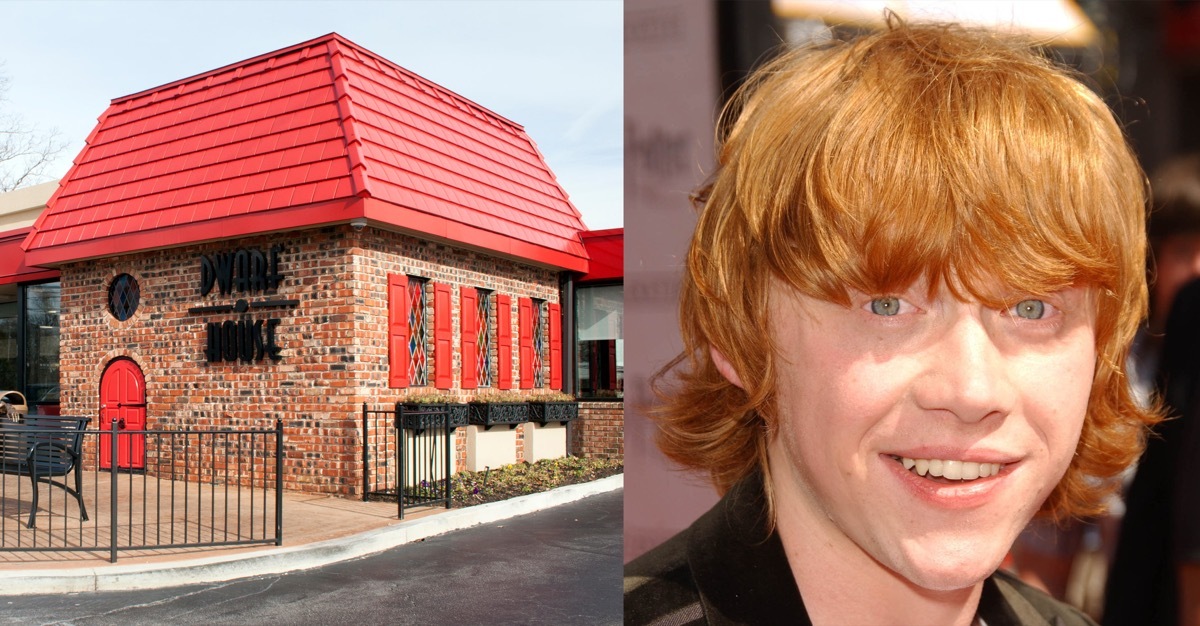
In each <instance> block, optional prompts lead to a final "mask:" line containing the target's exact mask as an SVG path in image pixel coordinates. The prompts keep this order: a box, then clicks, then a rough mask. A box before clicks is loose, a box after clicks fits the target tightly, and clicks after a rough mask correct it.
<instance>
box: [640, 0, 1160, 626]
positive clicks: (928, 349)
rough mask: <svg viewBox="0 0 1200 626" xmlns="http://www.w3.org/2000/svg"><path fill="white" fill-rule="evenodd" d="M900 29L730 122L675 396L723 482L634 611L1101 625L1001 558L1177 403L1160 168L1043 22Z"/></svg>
mask: <svg viewBox="0 0 1200 626" xmlns="http://www.w3.org/2000/svg"><path fill="white" fill-rule="evenodd" d="M888 22H889V26H888V28H887V29H886V30H884V31H883V32H878V33H873V34H867V35H864V36H862V37H860V38H858V39H855V40H853V41H849V42H830V43H828V44H824V45H818V46H814V47H808V48H804V49H798V50H794V51H790V52H787V53H784V54H783V55H781V56H780V57H779V58H777V59H776V60H774V61H772V62H770V63H768V64H767V65H766V66H765V67H763V68H761V69H759V70H758V71H757V72H756V73H755V74H754V75H753V76H752V77H751V79H750V80H749V81H748V84H747V86H746V87H744V88H743V89H742V90H741V91H740V92H739V95H738V97H737V98H735V100H734V102H733V104H732V105H731V107H730V108H729V109H727V111H726V113H725V115H724V117H723V120H722V121H723V124H722V126H721V141H720V142H719V143H720V146H719V150H718V154H719V157H718V169H717V171H716V172H715V173H714V174H713V176H712V177H711V179H710V182H709V183H708V184H706V185H705V186H704V187H703V188H702V189H700V190H699V191H698V192H697V193H696V202H697V206H698V207H699V209H700V217H699V221H698V223H697V227H696V231H695V234H694V236H693V239H692V243H691V246H690V249H689V253H688V257H687V261H686V271H685V278H684V283H683V285H682V296H681V304H680V313H681V320H680V323H681V330H682V335H683V338H684V344H685V352H684V353H683V354H682V355H681V356H680V357H678V358H677V359H676V360H675V361H674V362H673V363H672V364H671V365H669V366H668V368H667V369H666V370H664V372H663V373H662V374H661V377H660V379H659V385H658V389H659V391H660V394H661V397H662V399H663V405H662V407H661V408H660V410H659V413H658V417H657V420H658V425H659V428H660V438H659V446H660V447H661V448H662V449H663V451H664V452H665V453H666V454H667V455H668V456H669V457H671V458H672V459H673V460H675V461H676V462H678V463H680V464H681V465H683V466H686V467H689V468H695V469H701V470H704V471H706V472H707V473H708V475H709V476H710V477H711V479H712V482H713V483H714V485H715V486H716V487H717V489H718V490H719V491H720V492H721V493H722V494H723V497H722V499H721V500H720V502H718V503H717V505H716V506H714V507H713V508H712V509H711V510H710V511H709V512H708V513H706V514H705V515H704V516H702V517H701V518H700V519H699V520H697V521H696V522H695V523H694V524H693V525H692V526H691V527H690V528H688V529H686V530H684V531H683V532H681V533H680V534H678V535H676V536H675V537H674V538H672V539H670V540H668V541H667V542H666V543H664V544H662V545H660V546H659V547H657V548H655V549H653V550H651V551H650V552H649V553H647V554H645V555H643V556H642V557H639V558H638V559H635V560H634V561H632V562H630V563H629V564H628V565H627V566H626V570H625V576H626V577H625V619H626V623H628V624H704V623H708V624H733V623H736V624H777V623H802V624H803V623H812V624H896V623H904V624H957V625H964V626H965V625H968V624H987V625H990V626H996V625H999V624H1047V623H1054V624H1086V623H1091V620H1090V619H1089V618H1088V617H1087V616H1086V615H1084V614H1082V613H1080V612H1079V611H1077V610H1075V609H1074V608H1072V607H1070V606H1067V605H1065V604H1063V603H1061V602H1058V601H1056V600H1054V599H1052V598H1050V597H1049V596H1047V595H1045V594H1044V593H1042V592H1040V591H1037V590H1035V589H1033V588H1032V587H1030V586H1028V585H1025V584H1023V583H1022V582H1020V581H1019V580H1018V579H1016V578H1015V577H1013V576H1011V575H1009V574H1006V573H1004V572H1001V571H998V567H999V566H1000V564H1001V562H1002V561H1003V559H1004V558H1005V556H1006V554H1007V553H1008V550H1009V547H1010V546H1011V545H1012V542H1013V540H1014V539H1015V538H1016V536H1017V534H1018V533H1019V532H1020V530H1021V529H1022V528H1023V527H1024V526H1025V525H1026V524H1027V523H1028V522H1029V520H1030V518H1032V517H1033V516H1034V515H1035V514H1042V515H1047V516H1054V517H1058V518H1065V517H1069V516H1073V515H1087V514H1093V513H1095V512H1097V511H1098V510H1099V509H1100V508H1101V506H1102V501H1103V499H1104V497H1105V494H1106V490H1108V489H1109V488H1110V486H1111V484H1112V483H1111V482H1110V481H1099V482H1097V481H1093V480H1091V479H1090V478H1091V477H1098V478H1102V479H1104V478H1109V477H1112V476H1115V475H1117V474H1119V473H1120V472H1121V471H1122V470H1123V469H1124V468H1125V467H1126V466H1127V465H1128V464H1129V463H1131V462H1132V461H1133V460H1134V459H1135V458H1136V457H1137V455H1138V454H1139V452H1140V451H1141V442H1142V437H1143V436H1144V432H1145V429H1146V427H1147V426H1148V425H1149V424H1152V423H1154V422H1155V421H1156V420H1157V419H1158V416H1157V413H1156V412H1154V411H1153V410H1147V409H1145V408H1143V407H1141V406H1139V405H1138V404H1137V403H1136V402H1135V401H1134V399H1133V396H1132V393H1131V391H1130V388H1129V386H1128V385H1127V384H1126V381H1125V376H1126V371H1125V357H1126V354H1127V352H1128V350H1129V346H1130V342H1131V341H1132V339H1133V336H1134V333H1135V332H1136V330H1137V328H1138V326H1139V324H1140V323H1141V321H1142V319H1143V318H1144V316H1145V313H1146V308H1147V305H1146V303H1147V299H1148V295H1147V291H1146V279H1145V246H1144V241H1145V221H1144V213H1145V186H1144V176H1143V174H1142V172H1141V169H1140V168H1139V166H1138V164H1137V161H1136V159H1135V157H1134V155H1133V154H1132V152H1131V151H1130V149H1129V147H1128V145H1127V143H1126V141H1125V138H1124V136H1123V134H1122V132H1121V129H1120V127H1119V126H1118V124H1117V123H1116V121H1115V120H1114V119H1113V116H1112V113H1111V112H1110V111H1109V110H1108V108H1107V107H1106V106H1105V104H1104V103H1103V102H1102V101H1101V100H1100V99H1099V98H1098V97H1097V96H1096V95H1095V94H1094V93H1093V92H1091V91H1090V90H1089V89H1087V88H1086V87H1085V86H1083V85H1082V84H1080V83H1079V82H1078V80H1076V79H1075V78H1074V77H1073V76H1071V75H1069V74H1068V73H1067V72H1066V71H1065V70H1062V69H1060V68H1058V67H1056V66H1055V65H1053V64H1052V63H1051V62H1050V61H1048V60H1046V59H1045V58H1044V57H1042V56H1040V55H1038V54H1036V53H1035V52H1033V51H1032V50H1031V48H1030V47H1029V45H1028V44H1027V43H1023V42H1018V41H1014V40H1012V39H1008V38H1005V37H1002V36H999V35H996V34H993V33H987V32H982V31H977V30H972V29H967V28H964V27H960V26H954V25H934V26H917V25H906V24H903V23H901V22H900V21H899V20H897V19H896V18H895V17H894V16H889V20H888Z"/></svg>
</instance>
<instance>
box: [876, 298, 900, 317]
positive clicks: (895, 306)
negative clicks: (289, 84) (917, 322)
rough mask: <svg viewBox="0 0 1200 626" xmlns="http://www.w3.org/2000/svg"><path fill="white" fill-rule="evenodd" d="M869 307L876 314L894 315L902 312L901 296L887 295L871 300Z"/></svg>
mask: <svg viewBox="0 0 1200 626" xmlns="http://www.w3.org/2000/svg"><path fill="white" fill-rule="evenodd" d="M869 307H870V309H871V312H872V313H874V314H875V315H884V316H892V315H895V314H897V313H899V312H900V298H897V297H896V296H885V297H882V298H875V299H874V300H871V302H870V304H869Z"/></svg>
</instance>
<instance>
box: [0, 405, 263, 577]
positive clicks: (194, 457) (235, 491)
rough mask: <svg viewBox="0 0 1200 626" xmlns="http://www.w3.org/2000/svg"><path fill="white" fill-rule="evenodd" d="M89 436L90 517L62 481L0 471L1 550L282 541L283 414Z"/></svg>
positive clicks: (85, 472)
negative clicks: (218, 425)
mask: <svg viewBox="0 0 1200 626" xmlns="http://www.w3.org/2000/svg"><path fill="white" fill-rule="evenodd" d="M34 432H36V431H34ZM82 438H83V442H82V455H81V457H80V459H79V461H78V465H77V467H75V468H74V470H73V471H75V472H82V480H81V484H82V494H81V496H82V498H83V502H84V505H85V507H86V515H87V519H84V515H83V512H82V511H81V510H80V508H79V506H78V503H77V501H76V499H75V498H74V497H72V496H71V495H69V494H68V493H67V492H66V491H64V490H63V489H61V488H54V487H52V486H50V485H47V484H45V483H33V482H32V481H31V479H30V477H29V476H28V475H17V474H3V475H0V552H63V551H81V552H95V553H96V555H97V556H101V557H103V556H107V558H108V559H109V560H110V561H112V562H116V560H117V554H118V552H120V551H124V550H170V549H184V548H202V547H216V546H240V545H256V544H258V545H261V544H274V545H282V542H283V456H282V452H283V423H282V421H276V422H275V427H274V428H272V429H262V430H224V429H207V430H118V424H117V422H116V421H114V422H113V426H112V429H111V430H105V431H101V430H85V431H83V432H82ZM74 478H75V477H73V476H72V477H71V480H69V481H67V479H66V478H65V477H64V478H61V479H60V480H63V481H65V482H68V483H69V484H72V485H73V484H74ZM33 489H40V490H41V491H40V493H39V497H38V502H37V504H38V506H37V510H36V511H34V512H33V516H32V519H33V521H34V525H33V527H32V528H31V527H29V525H28V523H27V519H26V518H27V517H29V515H30V513H31V511H30V509H31V508H32V503H33V498H32V492H33Z"/></svg>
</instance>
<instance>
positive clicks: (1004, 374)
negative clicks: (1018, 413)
mask: <svg viewBox="0 0 1200 626" xmlns="http://www.w3.org/2000/svg"><path fill="white" fill-rule="evenodd" d="M984 314H985V310H984V309H983V307H981V306H979V305H974V306H972V305H968V304H962V303H960V306H959V307H957V313H956V314H954V315H952V316H951V317H950V318H948V319H947V320H946V324H945V326H944V328H943V331H942V332H941V333H940V334H938V335H936V336H935V338H934V341H933V342H932V344H931V345H930V346H929V347H928V349H927V350H925V352H924V354H923V358H924V359H925V360H926V362H925V368H924V370H923V374H922V375H921V376H920V377H919V378H918V380H917V381H916V383H915V385H914V389H913V395H914V398H915V400H916V402H917V404H918V405H919V406H920V407H921V408H922V409H924V410H927V411H943V412H948V413H950V414H953V415H954V416H955V417H957V418H958V419H959V420H962V421H964V422H978V421H981V420H983V419H985V418H988V417H991V416H1003V415H1007V414H1008V412H1009V411H1010V410H1011V408H1012V404H1013V402H1014V400H1015V396H1016V391H1015V388H1014V386H1013V382H1012V379H1011V378H1010V376H1009V370H1008V363H1007V357H1006V356H1005V355H1004V353H1003V351H1002V350H1001V349H1000V347H999V346H998V345H997V344H996V340H995V338H994V337H993V334H992V333H990V332H988V325H987V324H986V323H985V322H984V320H983V315H984Z"/></svg>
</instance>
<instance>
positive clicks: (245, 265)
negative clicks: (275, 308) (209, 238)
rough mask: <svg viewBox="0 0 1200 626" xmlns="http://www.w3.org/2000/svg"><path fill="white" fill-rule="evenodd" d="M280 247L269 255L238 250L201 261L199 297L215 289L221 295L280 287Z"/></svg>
mask: <svg viewBox="0 0 1200 626" xmlns="http://www.w3.org/2000/svg"><path fill="white" fill-rule="evenodd" d="M282 250H283V246H281V245H278V244H276V245H274V246H271V250H270V253H269V256H268V255H264V254H263V253H262V252H261V251H260V250H255V249H251V250H245V249H239V250H236V251H234V252H218V253H216V254H213V255H212V256H211V257H209V256H207V255H201V257H200V295H201V296H207V295H208V294H209V292H211V291H212V288H213V286H214V285H215V286H216V287H217V288H218V289H219V290H220V292H221V295H223V296H225V295H229V294H230V293H261V292H264V291H267V290H273V289H276V288H277V287H279V284H280V283H282V282H283V274H280V273H279V253H280V251H282Z"/></svg>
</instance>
